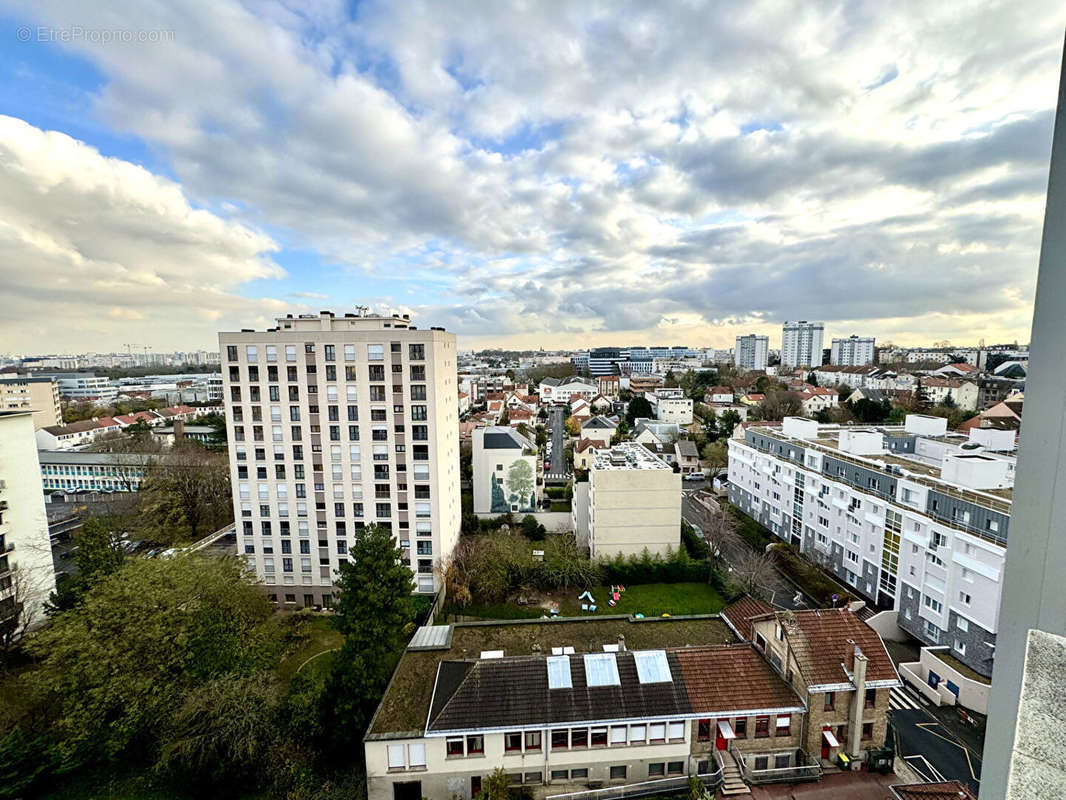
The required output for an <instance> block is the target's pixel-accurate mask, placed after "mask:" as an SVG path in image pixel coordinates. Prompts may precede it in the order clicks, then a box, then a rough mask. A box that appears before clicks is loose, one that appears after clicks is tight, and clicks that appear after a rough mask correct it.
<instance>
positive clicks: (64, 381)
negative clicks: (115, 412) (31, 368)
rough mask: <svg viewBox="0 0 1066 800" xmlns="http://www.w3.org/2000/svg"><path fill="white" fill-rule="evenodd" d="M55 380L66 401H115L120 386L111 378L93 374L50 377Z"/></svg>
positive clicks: (73, 373) (62, 374)
mask: <svg viewBox="0 0 1066 800" xmlns="http://www.w3.org/2000/svg"><path fill="white" fill-rule="evenodd" d="M48 377H52V378H54V379H55V382H56V385H57V386H58V387H59V396H60V397H62V398H64V399H66V400H74V401H82V400H99V401H108V400H114V399H115V397H117V396H118V386H117V385H116V384H115V382H114V381H112V380H111V379H110V378H105V377H102V376H97V375H93V374H91V373H81V372H68V373H60V374H58V375H52V376H48Z"/></svg>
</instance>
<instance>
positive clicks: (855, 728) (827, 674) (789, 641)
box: [734, 608, 903, 762]
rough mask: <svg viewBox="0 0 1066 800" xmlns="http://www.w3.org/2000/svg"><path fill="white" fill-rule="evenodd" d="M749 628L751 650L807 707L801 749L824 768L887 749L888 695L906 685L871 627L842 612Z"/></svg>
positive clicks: (779, 617) (781, 618)
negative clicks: (841, 755)
mask: <svg viewBox="0 0 1066 800" xmlns="http://www.w3.org/2000/svg"><path fill="white" fill-rule="evenodd" d="M734 616H737V615H734ZM748 622H750V625H751V642H752V644H754V646H755V648H756V649H757V650H759V651H760V652H761V653H763V654H764V655H765V656H766V658H767V660H768V661H769V662H770V664H771V665H772V666H773V667H774V668H775V670H777V672H778V673H779V674H780V675H782V676H783V677H784V678H785V680H786V681H788V683H789V684H790V685H791V686H792V688H793V689H795V690H796V692H797V693H798V694H799V696H800V697H802V698H803V699H804V701H805V704H806V706H807V708H808V713H807V716H806V718H805V720H804V725H803V733H802V738H801V744H800V747H801V748H803V750H805V751H806V752H808V753H810V754H812V755H814V754H818V755H819V756H820V758H821V760H822V761H823V762H831V761H833V760H834V759H835V758H836V757H837V755H838V753H844V754H845V755H846V756H847V757H849V758H851V759H854V760H857V761H861V760H862V759H863V758H864V757H865V755H866V752H867V751H868V750H871V749H875V748H879V747H881V746H883V745H884V743H885V735H886V731H887V727H888V708H889V695H890V693H891V690H892V689H893V688H897V687H901V686H902V685H903V684H902V682H901V681H900V679H899V675H898V673H897V672H896V668H895V666H894V665H893V663H892V659H891V658H890V657H889V655H888V650H887V649H885V644H884V642H883V641H881V637H880V636H878V634H877V632H876V631H875V630H874V629H873V628H871V627H870V626H869V625H867V624H866V623H865V622H863V621H862V620H861V619H859V617H857V616H856V615H855V614H854V613H852V612H851V611H850V610H848V609H846V608H832V609H813V610H804V611H778V612H772V613H768V614H762V615H757V616H751V617H749V618H748ZM734 624H735V623H734Z"/></svg>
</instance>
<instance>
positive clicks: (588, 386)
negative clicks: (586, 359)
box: [537, 375, 600, 404]
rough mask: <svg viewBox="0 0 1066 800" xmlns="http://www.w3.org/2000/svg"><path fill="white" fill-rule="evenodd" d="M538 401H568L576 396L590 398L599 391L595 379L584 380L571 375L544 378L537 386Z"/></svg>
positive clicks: (543, 402)
mask: <svg viewBox="0 0 1066 800" xmlns="http://www.w3.org/2000/svg"><path fill="white" fill-rule="evenodd" d="M537 392H538V393H539V395H540V402H541V403H542V404H547V403H569V402H571V401H572V400H575V399H577V398H579V397H580V398H583V399H585V400H591V399H592V398H593V397H595V396H596V395H598V394H599V393H600V389H599V384H598V383H597V381H596V379H592V380H586V379H584V378H581V377H578V376H576V375H572V376H571V377H569V378H545V379H544V380H542V381H541V382H540V385H539V386H538V387H537Z"/></svg>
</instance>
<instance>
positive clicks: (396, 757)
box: [388, 744, 407, 769]
mask: <svg viewBox="0 0 1066 800" xmlns="http://www.w3.org/2000/svg"><path fill="white" fill-rule="evenodd" d="M403 751H404V746H403V745H402V744H390V745H389V746H388V755H389V769H403V768H404V767H405V766H406V765H407V762H406V760H405V759H404V752H403Z"/></svg>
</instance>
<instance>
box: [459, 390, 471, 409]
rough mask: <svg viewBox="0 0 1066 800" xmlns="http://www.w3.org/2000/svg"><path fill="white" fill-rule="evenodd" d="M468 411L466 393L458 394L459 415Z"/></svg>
mask: <svg viewBox="0 0 1066 800" xmlns="http://www.w3.org/2000/svg"><path fill="white" fill-rule="evenodd" d="M469 410H470V395H469V394H468V393H467V392H459V413H460V414H465V413H466V412H467V411H469Z"/></svg>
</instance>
